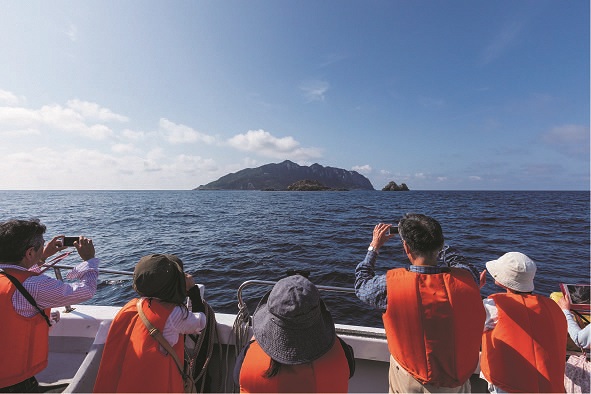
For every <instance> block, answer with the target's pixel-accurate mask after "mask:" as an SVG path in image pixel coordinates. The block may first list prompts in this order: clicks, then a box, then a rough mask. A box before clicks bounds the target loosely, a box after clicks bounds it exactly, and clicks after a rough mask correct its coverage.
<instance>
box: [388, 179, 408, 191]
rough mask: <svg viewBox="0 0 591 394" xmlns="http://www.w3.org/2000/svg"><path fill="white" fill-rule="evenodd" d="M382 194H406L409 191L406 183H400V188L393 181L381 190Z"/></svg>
mask: <svg viewBox="0 0 591 394" xmlns="http://www.w3.org/2000/svg"><path fill="white" fill-rule="evenodd" d="M382 191H384V192H407V191H409V189H408V186H406V183H401V184H400V186H399V185H397V184H396V182H394V181H390V182H389V183H388V184H387V185H386V186H384V187H383V188H382Z"/></svg>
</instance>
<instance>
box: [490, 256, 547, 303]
mask: <svg viewBox="0 0 591 394" xmlns="http://www.w3.org/2000/svg"><path fill="white" fill-rule="evenodd" d="M486 269H487V270H488V272H489V273H490V274H491V275H492V277H493V278H495V280H496V281H497V282H499V283H500V284H502V285H503V286H506V287H508V288H509V289H511V290H515V291H519V292H523V293H528V292H530V291H534V276H535V275H536V263H534V262H533V261H532V259H530V258H529V257H527V256H526V255H524V254H523V253H519V252H509V253H505V254H504V255H502V256H501V257H499V258H498V259H497V260H492V261H489V262H487V263H486Z"/></svg>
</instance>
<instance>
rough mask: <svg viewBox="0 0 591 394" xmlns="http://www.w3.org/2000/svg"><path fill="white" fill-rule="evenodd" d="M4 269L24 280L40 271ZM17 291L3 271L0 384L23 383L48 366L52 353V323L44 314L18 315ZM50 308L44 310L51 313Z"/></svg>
mask: <svg viewBox="0 0 591 394" xmlns="http://www.w3.org/2000/svg"><path fill="white" fill-rule="evenodd" d="M4 271H5V272H6V273H8V274H10V275H12V276H14V277H15V278H16V279H18V281H19V282H21V283H23V282H24V281H25V280H26V279H27V278H29V277H31V276H35V275H39V274H37V273H33V272H29V271H21V270H17V269H10V268H4ZM15 291H18V290H17V289H16V287H15V286H14V285H13V284H12V283H11V282H10V280H9V279H8V278H7V277H6V276H5V275H0V311H2V323H1V324H0V354H1V356H0V388H1V387H7V386H12V385H13V384H16V383H20V382H22V381H23V380H25V379H28V378H30V377H32V376H35V374H37V373H39V372H41V371H42V370H43V369H45V367H47V356H48V354H49V326H48V325H47V322H46V321H45V319H44V318H43V317H42V316H41V314H39V313H36V314H35V315H34V316H32V317H24V316H21V315H19V314H18V313H17V312H16V311H15V310H14V306H13V305H12V297H13V295H14V292H15ZM50 311H51V310H50V309H46V310H45V314H46V315H47V316H49V314H50Z"/></svg>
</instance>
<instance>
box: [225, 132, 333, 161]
mask: <svg viewBox="0 0 591 394" xmlns="http://www.w3.org/2000/svg"><path fill="white" fill-rule="evenodd" d="M228 144H229V145H230V146H231V147H233V148H236V149H238V150H242V151H248V152H255V153H258V154H259V155H261V156H265V157H272V158H277V159H293V160H308V159H312V158H318V157H321V152H320V149H318V148H301V147H300V143H299V142H298V141H296V140H295V139H294V138H293V137H283V138H277V137H274V136H273V135H272V134H271V133H269V132H267V131H264V130H249V131H248V132H246V134H237V135H235V136H234V137H232V138H230V139H229V140H228Z"/></svg>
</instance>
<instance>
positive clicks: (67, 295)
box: [0, 258, 100, 317]
mask: <svg viewBox="0 0 591 394" xmlns="http://www.w3.org/2000/svg"><path fill="white" fill-rule="evenodd" d="M99 262H100V260H99V259H98V258H92V259H90V260H88V261H83V262H81V263H80V264H78V265H77V266H75V267H74V268H73V269H72V270H71V271H70V272H69V273H68V275H67V276H66V279H69V280H75V282H74V283H66V282H62V281H61V280H58V279H55V278H52V277H50V276H47V275H38V276H31V277H29V278H27V279H26V280H25V281H24V282H23V287H24V288H25V289H26V290H27V291H28V292H29V293H30V294H31V296H33V298H34V299H35V301H36V302H37V305H39V308H41V309H46V308H57V307H60V306H65V305H73V304H79V303H81V302H83V301H86V300H89V299H90V298H92V297H93V296H94V294H95V293H96V285H97V280H98V265H99ZM0 268H3V269H8V268H9V269H15V270H20V271H27V269H26V268H24V267H21V266H19V265H13V264H0ZM39 270H40V267H39V266H33V267H31V268H30V269H29V271H33V272H39ZM12 305H13V306H14V310H15V311H16V312H17V313H18V314H19V315H21V316H24V317H31V316H34V315H35V314H37V313H38V312H37V310H36V309H35V308H34V307H33V306H32V305H31V304H30V303H29V301H27V299H26V298H25V297H24V296H23V295H22V294H21V292H20V291H18V290H17V291H15V292H14V295H13V296H12Z"/></svg>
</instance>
